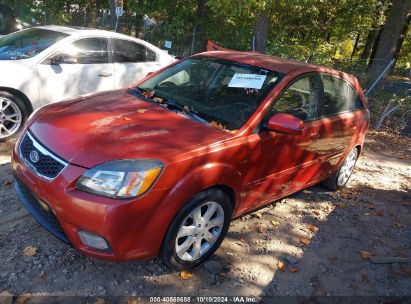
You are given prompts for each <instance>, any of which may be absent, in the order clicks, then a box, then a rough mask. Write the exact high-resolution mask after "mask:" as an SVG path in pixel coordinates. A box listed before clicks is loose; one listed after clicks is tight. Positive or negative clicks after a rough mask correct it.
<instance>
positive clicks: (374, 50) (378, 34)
mask: <svg viewBox="0 0 411 304" xmlns="http://www.w3.org/2000/svg"><path fill="white" fill-rule="evenodd" d="M382 30H383V28H382V27H381V28H380V30H379V31H378V33H377V35H376V36H375V39H374V43H373V45H372V49H371V55H370V61H369V62H368V67H371V66H372V64H373V63H374V58H375V54H376V53H377V47H378V44H379V43H380V40H381V33H382Z"/></svg>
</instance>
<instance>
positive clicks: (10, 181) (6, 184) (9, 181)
mask: <svg viewBox="0 0 411 304" xmlns="http://www.w3.org/2000/svg"><path fill="white" fill-rule="evenodd" d="M12 183H13V181H12V180H8V181H6V182H5V183H4V185H5V186H9V185H11V184H12Z"/></svg>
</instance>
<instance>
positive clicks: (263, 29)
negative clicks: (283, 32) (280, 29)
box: [254, 11, 270, 54]
mask: <svg viewBox="0 0 411 304" xmlns="http://www.w3.org/2000/svg"><path fill="white" fill-rule="evenodd" d="M269 26H270V17H269V16H267V14H266V13H265V12H262V11H261V12H260V13H259V14H258V15H257V17H256V20H255V24H254V36H255V51H257V52H259V53H261V54H264V53H265V51H266V49H267V38H268V30H269Z"/></svg>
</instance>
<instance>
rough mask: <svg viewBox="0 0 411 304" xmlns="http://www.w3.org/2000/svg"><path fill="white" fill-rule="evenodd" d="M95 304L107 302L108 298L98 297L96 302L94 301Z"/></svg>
mask: <svg viewBox="0 0 411 304" xmlns="http://www.w3.org/2000/svg"><path fill="white" fill-rule="evenodd" d="M94 304H106V300H104V299H103V298H98V299H97V300H96V302H94Z"/></svg>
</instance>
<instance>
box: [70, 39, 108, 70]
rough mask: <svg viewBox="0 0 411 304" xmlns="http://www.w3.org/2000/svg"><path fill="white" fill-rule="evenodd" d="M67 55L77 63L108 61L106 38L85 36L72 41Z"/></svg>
mask: <svg viewBox="0 0 411 304" xmlns="http://www.w3.org/2000/svg"><path fill="white" fill-rule="evenodd" d="M71 48H72V49H71V50H70V53H69V55H73V57H74V58H75V59H76V60H77V63H78V64H99V63H108V40H107V39H106V38H85V39H81V40H77V41H75V42H73V43H72V45H71Z"/></svg>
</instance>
